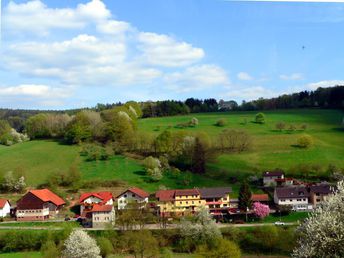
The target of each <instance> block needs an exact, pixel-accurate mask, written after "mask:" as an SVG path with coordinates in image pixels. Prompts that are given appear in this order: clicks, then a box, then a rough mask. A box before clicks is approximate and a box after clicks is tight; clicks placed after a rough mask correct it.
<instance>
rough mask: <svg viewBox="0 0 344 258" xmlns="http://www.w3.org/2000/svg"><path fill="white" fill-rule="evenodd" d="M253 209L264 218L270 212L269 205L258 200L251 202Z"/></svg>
mask: <svg viewBox="0 0 344 258" xmlns="http://www.w3.org/2000/svg"><path fill="white" fill-rule="evenodd" d="M253 210H254V213H255V214H256V215H257V216H258V217H259V218H261V219H263V218H265V217H266V216H269V214H270V208H269V206H268V205H265V204H262V203H260V202H255V203H253Z"/></svg>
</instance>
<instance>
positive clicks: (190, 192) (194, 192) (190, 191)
mask: <svg viewBox="0 0 344 258" xmlns="http://www.w3.org/2000/svg"><path fill="white" fill-rule="evenodd" d="M175 195H176V196H182V195H200V193H199V191H198V190H197V189H182V190H176V194H175Z"/></svg>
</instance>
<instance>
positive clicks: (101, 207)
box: [90, 204, 113, 212]
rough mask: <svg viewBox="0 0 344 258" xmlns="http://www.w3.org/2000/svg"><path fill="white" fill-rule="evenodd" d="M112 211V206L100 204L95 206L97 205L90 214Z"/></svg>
mask: <svg viewBox="0 0 344 258" xmlns="http://www.w3.org/2000/svg"><path fill="white" fill-rule="evenodd" d="M112 209H113V206H112V205H98V204H95V205H93V207H92V209H91V210H90V212H99V211H104V212H110V211H112Z"/></svg>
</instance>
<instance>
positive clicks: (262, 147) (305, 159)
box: [139, 109, 344, 177]
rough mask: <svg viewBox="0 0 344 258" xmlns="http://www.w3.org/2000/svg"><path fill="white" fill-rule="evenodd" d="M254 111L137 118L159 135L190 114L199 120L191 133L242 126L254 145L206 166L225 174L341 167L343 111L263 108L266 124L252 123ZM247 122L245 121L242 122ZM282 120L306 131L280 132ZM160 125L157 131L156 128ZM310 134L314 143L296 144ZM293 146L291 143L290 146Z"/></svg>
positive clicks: (343, 164) (213, 133) (213, 134)
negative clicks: (221, 121) (304, 126)
mask: <svg viewBox="0 0 344 258" xmlns="http://www.w3.org/2000/svg"><path fill="white" fill-rule="evenodd" d="M256 113H257V112H230V113H228V112H227V113H208V114H192V115H187V116H177V117H162V118H149V119H142V120H140V121H139V128H140V129H142V130H144V131H147V132H151V133H154V134H158V133H160V132H162V131H163V130H164V129H167V128H170V130H173V131H176V130H181V129H178V128H176V127H175V125H177V124H179V123H183V122H187V121H189V120H190V119H191V118H192V117H196V118H197V119H198V120H199V125H198V126H197V127H195V128H187V129H186V130H187V131H190V132H194V133H197V132H200V131H204V132H207V133H208V134H209V136H211V137H214V138H215V137H216V135H218V133H220V132H221V130H223V129H225V128H230V129H242V130H245V131H247V132H248V133H249V134H250V135H252V137H253V146H252V148H251V150H250V151H247V152H244V153H240V154H226V155H221V156H219V157H218V159H217V161H216V162H214V163H213V164H209V165H208V169H209V170H210V171H212V172H215V171H225V172H227V174H231V175H235V176H239V177H240V176H244V175H245V174H253V173H254V172H255V171H257V172H259V174H260V173H261V171H264V170H271V169H274V168H282V169H286V170H291V169H292V168H293V167H295V166H296V165H298V164H305V163H306V164H312V165H313V164H314V165H320V166H321V167H322V169H325V168H326V167H327V166H328V164H330V163H333V164H336V165H337V166H339V167H344V159H343V156H344V130H342V129H340V124H341V121H342V119H343V116H344V112H343V111H340V110H316V109H313V110H307V109H305V110H279V111H266V112H264V113H265V114H266V123H265V124H263V125H261V124H256V123H253V120H254V117H255V114H256ZM221 118H222V119H225V121H226V122H227V125H226V126H225V127H217V126H215V125H214V124H215V123H216V121H217V120H219V119H221ZM245 121H246V123H245ZM280 121H282V122H284V123H286V124H287V127H288V126H289V125H290V124H293V125H295V126H296V127H297V128H299V127H300V126H301V125H302V124H304V123H305V124H307V126H308V128H307V129H306V130H305V131H302V130H299V129H298V130H297V131H295V132H293V133H288V132H284V131H283V132H279V131H277V130H276V129H275V124H276V123H277V122H280ZM157 127H159V128H160V129H159V131H157ZM304 133H306V134H309V135H311V136H312V137H313V138H314V140H315V144H314V146H313V147H311V148H310V149H307V150H304V149H300V148H297V147H295V144H296V141H297V138H298V137H299V136H300V135H302V134H304ZM293 145H294V146H293Z"/></svg>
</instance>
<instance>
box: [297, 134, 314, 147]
mask: <svg viewBox="0 0 344 258" xmlns="http://www.w3.org/2000/svg"><path fill="white" fill-rule="evenodd" d="M297 145H298V146H299V147H300V148H309V147H310V146H312V145H313V138H312V136H310V135H302V136H301V137H299V139H297Z"/></svg>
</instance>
